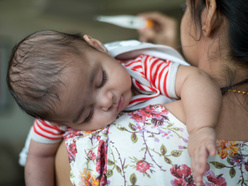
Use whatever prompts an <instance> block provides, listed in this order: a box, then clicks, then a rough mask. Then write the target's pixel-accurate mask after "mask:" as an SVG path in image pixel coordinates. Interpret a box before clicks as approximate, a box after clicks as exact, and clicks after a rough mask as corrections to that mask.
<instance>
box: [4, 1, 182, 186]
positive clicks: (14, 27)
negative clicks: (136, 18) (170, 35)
mask: <svg viewBox="0 0 248 186" xmlns="http://www.w3.org/2000/svg"><path fill="white" fill-rule="evenodd" d="M182 3H184V0H0V46H1V47H2V48H4V51H3V50H2V51H1V52H0V60H1V69H0V73H1V76H0V77H1V78H0V80H1V84H0V87H1V92H0V99H1V102H0V106H1V108H0V186H12V185H13V186H17V185H18V186H22V185H24V178H23V167H20V166H19V165H18V154H19V152H20V151H21V149H22V147H23V145H24V142H25V138H26V135H27V133H28V131H29V129H30V127H31V125H32V122H33V118H31V117H29V116H28V115H26V114H25V113H24V112H22V111H21V110H20V109H19V107H18V106H17V105H16V103H15V102H14V100H13V99H12V98H11V96H10V95H9V93H8V90H7V88H6V84H5V76H6V67H7V62H8V57H9V55H10V52H11V49H12V47H13V46H14V44H16V43H17V42H19V41H20V40H21V39H23V38H24V37H25V36H27V35H28V34H31V33H32V32H34V31H37V30H44V29H53V30H58V31H62V32H72V33H79V32H81V33H87V34H89V35H91V36H93V37H96V38H97V39H99V40H100V41H102V42H103V43H105V42H111V41H116V40H126V39H137V36H138V35H137V32H136V31H135V30H129V29H125V28H120V27H117V26H113V25H110V24H107V23H100V22H96V21H94V17H95V16H97V15H118V14H132V15H136V14H138V13H141V12H146V11H161V12H164V13H166V14H168V15H171V16H176V17H180V16H181V10H180V5H181V4H182Z"/></svg>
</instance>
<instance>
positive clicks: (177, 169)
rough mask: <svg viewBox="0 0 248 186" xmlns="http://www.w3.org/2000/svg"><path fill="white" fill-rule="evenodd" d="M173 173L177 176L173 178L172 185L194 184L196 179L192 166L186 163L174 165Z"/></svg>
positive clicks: (190, 185) (191, 185) (184, 185)
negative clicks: (194, 178)
mask: <svg viewBox="0 0 248 186" xmlns="http://www.w3.org/2000/svg"><path fill="white" fill-rule="evenodd" d="M170 171H171V174H172V175H173V176H175V177H176V179H175V180H172V181H171V183H172V185H178V186H179V185H182V186H186V185H187V186H193V185H195V184H194V180H193V176H192V173H191V169H190V167H188V166H187V165H185V164H182V165H181V166H180V165H174V166H173V167H172V168H171V169H170Z"/></svg>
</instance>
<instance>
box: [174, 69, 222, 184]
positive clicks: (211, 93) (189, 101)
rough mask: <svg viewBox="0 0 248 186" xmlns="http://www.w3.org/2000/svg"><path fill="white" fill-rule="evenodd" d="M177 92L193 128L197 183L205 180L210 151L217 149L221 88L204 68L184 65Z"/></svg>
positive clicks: (191, 150) (191, 138) (190, 145)
mask: <svg viewBox="0 0 248 186" xmlns="http://www.w3.org/2000/svg"><path fill="white" fill-rule="evenodd" d="M176 93H177V95H178V96H179V97H180V98H181V100H182V103H183V106H184V110H185V115H186V125H187V130H188V132H189V143H188V151H189V155H190V157H191V168H192V171H193V175H194V178H195V181H196V183H198V184H199V183H201V182H202V176H203V174H204V172H205V171H206V170H207V169H208V168H209V165H208V163H207V158H208V155H211V156H214V155H215V153H216V146H215V144H216V135H215V130H214V127H215V125H216V124H217V121H218V118H219V113H220V107H221V100H222V97H221V91H220V88H219V87H218V85H217V84H216V83H215V82H214V81H213V80H212V79H211V78H210V77H209V76H208V75H207V74H206V73H205V72H203V71H201V70H200V69H198V68H196V67H192V66H180V67H179V69H178V73H177V77H176Z"/></svg>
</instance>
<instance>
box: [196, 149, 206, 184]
mask: <svg viewBox="0 0 248 186" xmlns="http://www.w3.org/2000/svg"><path fill="white" fill-rule="evenodd" d="M207 158H208V152H207V150H206V148H205V147H204V146H202V147H200V148H199V149H198V151H195V153H194V157H193V159H192V163H193V164H192V170H193V175H194V179H195V183H196V184H197V185H201V184H202V177H203V175H204V173H205V171H206V170H208V169H209V165H208V162H207Z"/></svg>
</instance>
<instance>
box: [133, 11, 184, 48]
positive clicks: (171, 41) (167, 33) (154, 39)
mask: <svg viewBox="0 0 248 186" xmlns="http://www.w3.org/2000/svg"><path fill="white" fill-rule="evenodd" d="M138 16H139V17H142V18H145V19H149V20H151V21H153V26H152V27H149V28H143V29H139V30H138V33H139V40H140V41H141V42H151V43H155V44H163V45H169V46H171V47H173V48H175V49H178V48H179V34H178V22H177V21H176V19H174V18H171V17H167V16H165V15H163V14H161V13H159V12H150V13H142V14H139V15H138Z"/></svg>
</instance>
